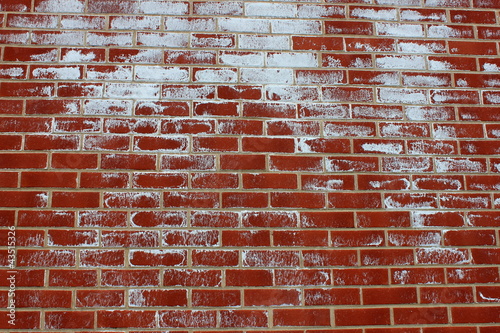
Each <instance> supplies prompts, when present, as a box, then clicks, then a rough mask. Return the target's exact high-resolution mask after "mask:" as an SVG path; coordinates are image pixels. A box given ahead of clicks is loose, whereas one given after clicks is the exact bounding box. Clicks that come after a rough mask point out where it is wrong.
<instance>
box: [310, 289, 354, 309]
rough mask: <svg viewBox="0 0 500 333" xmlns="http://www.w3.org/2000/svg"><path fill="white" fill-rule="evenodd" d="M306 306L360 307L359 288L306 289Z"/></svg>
mask: <svg viewBox="0 0 500 333" xmlns="http://www.w3.org/2000/svg"><path fill="white" fill-rule="evenodd" d="M304 300H305V304H306V305H309V306H311V305H323V306H330V305H360V304H361V297H360V292H359V289H357V288H342V289H340V288H336V289H305V290H304Z"/></svg>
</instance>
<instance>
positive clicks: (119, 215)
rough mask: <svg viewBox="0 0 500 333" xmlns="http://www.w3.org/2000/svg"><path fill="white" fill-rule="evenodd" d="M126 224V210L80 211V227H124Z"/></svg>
mask: <svg viewBox="0 0 500 333" xmlns="http://www.w3.org/2000/svg"><path fill="white" fill-rule="evenodd" d="M126 225H127V213H126V212H110V211H87V212H80V213H79V219H78V226H80V227H124V226H126Z"/></svg>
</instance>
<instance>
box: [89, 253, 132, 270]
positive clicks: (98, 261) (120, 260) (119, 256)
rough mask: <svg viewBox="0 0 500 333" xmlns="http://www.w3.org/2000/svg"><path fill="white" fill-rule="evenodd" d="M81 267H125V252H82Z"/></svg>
mask: <svg viewBox="0 0 500 333" xmlns="http://www.w3.org/2000/svg"><path fill="white" fill-rule="evenodd" d="M80 265H81V266H84V267H107V266H116V267H118V266H121V267H123V266H124V265H125V253H124V251H123V250H81V251H80Z"/></svg>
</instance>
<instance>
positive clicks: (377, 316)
mask: <svg viewBox="0 0 500 333" xmlns="http://www.w3.org/2000/svg"><path fill="white" fill-rule="evenodd" d="M389 324H390V312H389V309H385V308H367V309H336V310H335V325H337V326H365V325H389Z"/></svg>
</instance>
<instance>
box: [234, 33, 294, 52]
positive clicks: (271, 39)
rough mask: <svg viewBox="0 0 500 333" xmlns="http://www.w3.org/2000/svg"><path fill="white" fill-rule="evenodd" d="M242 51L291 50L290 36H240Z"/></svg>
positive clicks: (239, 42) (239, 44) (239, 45)
mask: <svg viewBox="0 0 500 333" xmlns="http://www.w3.org/2000/svg"><path fill="white" fill-rule="evenodd" d="M238 47H239V48H240V49H250V50H290V49H291V48H292V47H291V42H290V37H288V36H266V35H262V36H259V35H240V36H239V41H238Z"/></svg>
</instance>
